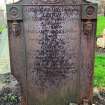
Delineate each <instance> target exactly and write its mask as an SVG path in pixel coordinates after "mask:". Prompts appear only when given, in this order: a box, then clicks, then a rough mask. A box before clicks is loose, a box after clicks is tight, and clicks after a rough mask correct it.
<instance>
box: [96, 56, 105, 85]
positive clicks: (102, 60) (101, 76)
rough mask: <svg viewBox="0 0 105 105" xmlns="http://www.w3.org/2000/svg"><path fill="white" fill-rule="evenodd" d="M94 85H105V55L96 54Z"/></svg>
mask: <svg viewBox="0 0 105 105" xmlns="http://www.w3.org/2000/svg"><path fill="white" fill-rule="evenodd" d="M94 86H95V87H105V55H104V54H101V55H100V54H96V59H95V73H94Z"/></svg>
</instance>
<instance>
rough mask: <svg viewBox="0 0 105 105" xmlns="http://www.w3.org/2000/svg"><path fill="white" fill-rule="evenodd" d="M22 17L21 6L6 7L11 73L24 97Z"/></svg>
mask: <svg viewBox="0 0 105 105" xmlns="http://www.w3.org/2000/svg"><path fill="white" fill-rule="evenodd" d="M22 15H23V13H22V6H17V5H15V6H13V5H7V20H8V37H9V47H10V59H11V71H12V74H13V75H14V76H15V77H16V78H17V80H18V81H19V83H20V85H21V87H22V88H21V90H22V93H23V95H26V94H25V93H26V55H25V40H24V34H23V22H22V20H23V17H22Z"/></svg>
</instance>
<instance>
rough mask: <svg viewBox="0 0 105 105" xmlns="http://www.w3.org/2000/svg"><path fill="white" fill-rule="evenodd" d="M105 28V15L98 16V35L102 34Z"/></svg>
mask: <svg viewBox="0 0 105 105" xmlns="http://www.w3.org/2000/svg"><path fill="white" fill-rule="evenodd" d="M104 29H105V16H98V17H97V33H96V34H97V36H100V35H102V33H103V30H104Z"/></svg>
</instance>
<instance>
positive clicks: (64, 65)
mask: <svg viewBox="0 0 105 105" xmlns="http://www.w3.org/2000/svg"><path fill="white" fill-rule="evenodd" d="M96 8H97V6H96V4H91V3H88V4H87V3H85V4H83V2H82V1H81V0H78V1H76V0H71V1H70V0H40V1H39V0H38V1H37V0H22V1H20V2H18V3H15V4H11V5H8V6H7V11H8V13H7V15H8V16H7V17H8V18H7V19H8V26H9V44H10V56H11V70H12V73H13V75H14V76H15V77H16V78H17V80H19V82H20V83H21V88H22V95H23V97H25V98H26V103H27V104H28V105H68V104H69V103H70V102H74V103H78V104H79V103H81V102H82V101H84V100H87V101H88V102H91V97H92V82H91V81H92V72H93V58H94V47H95V25H96Z"/></svg>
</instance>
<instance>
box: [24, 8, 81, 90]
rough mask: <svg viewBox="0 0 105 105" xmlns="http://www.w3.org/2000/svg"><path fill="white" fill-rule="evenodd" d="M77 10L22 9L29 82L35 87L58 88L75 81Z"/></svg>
mask: <svg viewBox="0 0 105 105" xmlns="http://www.w3.org/2000/svg"><path fill="white" fill-rule="evenodd" d="M79 8H80V7H79V6H75V8H74V7H73V6H28V7H26V8H25V10H24V11H25V15H26V21H25V22H24V26H25V31H26V35H27V37H26V44H27V54H28V55H27V57H28V58H27V60H28V61H27V62H28V75H29V77H28V78H29V79H31V81H32V84H33V86H34V87H35V86H36V87H44V88H51V87H52V88H53V87H58V86H60V85H61V84H62V83H63V82H64V81H66V80H67V79H71V80H72V79H74V77H75V79H74V80H75V81H76V78H77V77H76V76H77V71H78V67H79V63H78V56H79V53H78V51H79V50H78V49H79V34H80V33H79V21H78V20H79V18H80V17H79ZM73 27H75V28H73Z"/></svg>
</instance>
